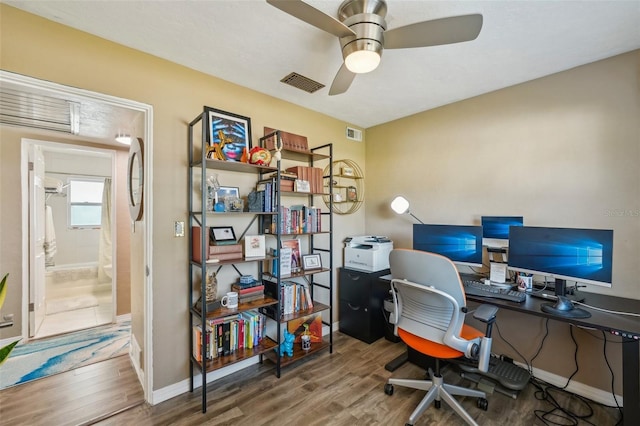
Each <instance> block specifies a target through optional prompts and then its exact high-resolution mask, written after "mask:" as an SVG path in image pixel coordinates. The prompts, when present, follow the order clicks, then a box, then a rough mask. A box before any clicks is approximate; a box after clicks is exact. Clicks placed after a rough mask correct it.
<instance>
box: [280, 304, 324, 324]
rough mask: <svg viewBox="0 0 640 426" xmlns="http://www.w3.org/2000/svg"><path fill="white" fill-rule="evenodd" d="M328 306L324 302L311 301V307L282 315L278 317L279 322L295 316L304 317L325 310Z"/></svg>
mask: <svg viewBox="0 0 640 426" xmlns="http://www.w3.org/2000/svg"><path fill="white" fill-rule="evenodd" d="M329 307H330V306H329V305H325V304H324V303H320V302H313V308H311V309H304V310H301V311H298V312H294V313H292V314H287V315H282V318H280V322H281V323H283V322H287V321H291V320H294V319H296V318H302V317H306V316H307V315H313V314H315V313H318V312H322V311H326V310H327V309H329Z"/></svg>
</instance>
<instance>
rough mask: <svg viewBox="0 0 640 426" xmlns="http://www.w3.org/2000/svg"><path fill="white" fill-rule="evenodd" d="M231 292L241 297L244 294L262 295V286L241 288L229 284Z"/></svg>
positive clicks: (237, 285)
mask: <svg viewBox="0 0 640 426" xmlns="http://www.w3.org/2000/svg"><path fill="white" fill-rule="evenodd" d="M231 290H233V291H235V292H237V293H238V296H240V297H242V296H243V295H245V294H254V293H258V292H259V293H263V292H264V284H260V285H256V286H254V287H242V286H241V285H240V284H231Z"/></svg>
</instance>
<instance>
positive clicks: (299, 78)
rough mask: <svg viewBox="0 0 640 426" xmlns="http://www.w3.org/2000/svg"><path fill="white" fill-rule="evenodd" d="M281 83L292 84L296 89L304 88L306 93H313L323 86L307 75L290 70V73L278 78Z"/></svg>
mask: <svg viewBox="0 0 640 426" xmlns="http://www.w3.org/2000/svg"><path fill="white" fill-rule="evenodd" d="M280 81H281V82H282V83H285V84H288V85H289V86H293V87H295V88H297V89H300V90H304V91H305V92H307V93H313V92H315V91H317V90H320V89H322V88H323V87H324V84H322V83H318V82H317V81H313V80H311V79H310V78H308V77H305V76H303V75H300V74H298V73H295V72H292V73H291V74H289V75H287V76H286V77H284V78H283V79H282V80H280Z"/></svg>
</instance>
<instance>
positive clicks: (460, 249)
mask: <svg viewBox="0 0 640 426" xmlns="http://www.w3.org/2000/svg"><path fill="white" fill-rule="evenodd" d="M413 249H414V250H422V251H428V252H431V253H437V254H441V255H443V256H445V257H448V258H449V259H451V260H452V261H453V262H454V263H456V264H458V265H466V266H477V267H481V266H482V226H468V225H431V224H415V225H413Z"/></svg>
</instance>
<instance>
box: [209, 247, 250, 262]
mask: <svg viewBox="0 0 640 426" xmlns="http://www.w3.org/2000/svg"><path fill="white" fill-rule="evenodd" d="M235 259H242V244H225V245H210V246H209V259H208V260H207V262H219V261H221V260H235Z"/></svg>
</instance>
